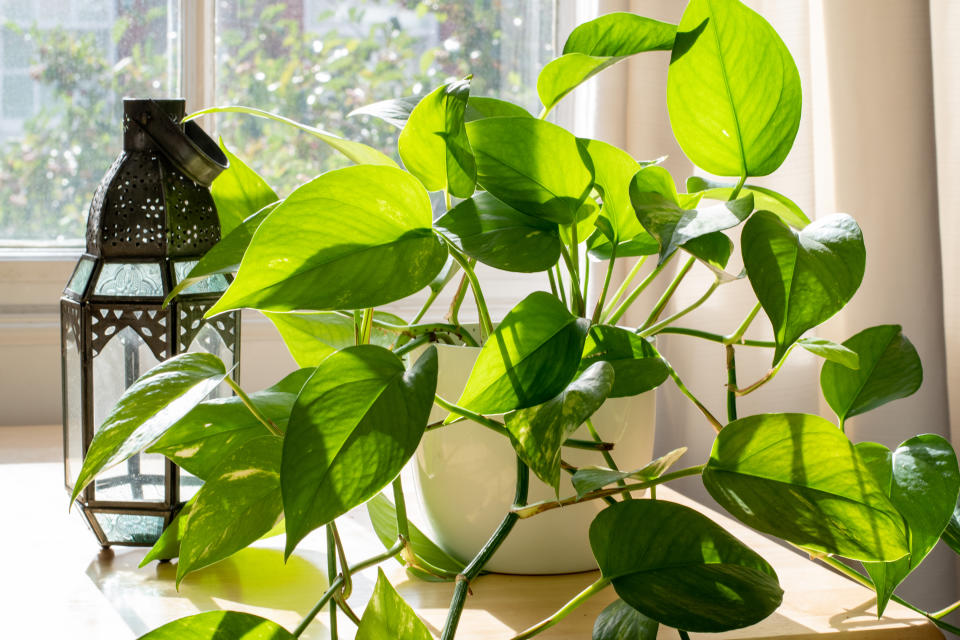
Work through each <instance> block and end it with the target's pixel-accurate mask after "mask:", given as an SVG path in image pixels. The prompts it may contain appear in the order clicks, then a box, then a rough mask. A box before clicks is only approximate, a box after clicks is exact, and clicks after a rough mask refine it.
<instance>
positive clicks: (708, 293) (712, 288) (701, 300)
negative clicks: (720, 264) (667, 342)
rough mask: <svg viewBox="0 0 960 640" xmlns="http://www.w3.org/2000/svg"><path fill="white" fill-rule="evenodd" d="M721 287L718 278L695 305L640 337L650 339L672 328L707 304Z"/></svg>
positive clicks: (661, 322) (678, 312)
mask: <svg viewBox="0 0 960 640" xmlns="http://www.w3.org/2000/svg"><path fill="white" fill-rule="evenodd" d="M719 286H720V279H719V278H717V279H716V280H714V281H713V284H711V285H710V288H709V289H707V291H706V293H704V294H703V295H702V296H700V297H699V298H698V299H697V300H696V301H695V302H694V303H692V304H691V305H690V306H688V307H685V308H683V309H681V310H680V311H677V312H676V313H675V314H673V315H672V316H670V317H669V318H667V319H666V320H662V321H660V322H658V323H657V324H655V325H653V326H652V327H650V328H649V329H645V330H643V331H641V332H640V337H642V338H648V337H650V336H652V335H655V334H657V333H660V332H661V331H663V330H664V329H666V328H667V327H668V326H670V325H671V324H673V323H674V322H676V321H677V320H679V319H680V318H682V317H683V316H685V315H687V314H688V313H690V312H691V311H693V310H694V309H696V308H697V307H699V306H700V305H702V304H703V303H704V302H706V301H707V298H709V297H710V296H712V295H713V292H714V291H716V290H717V287H719Z"/></svg>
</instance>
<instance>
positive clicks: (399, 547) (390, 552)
mask: <svg viewBox="0 0 960 640" xmlns="http://www.w3.org/2000/svg"><path fill="white" fill-rule="evenodd" d="M403 547H404V545H403V541H400V540H398V541H397V543H396V544H394V545H393V546H392V547H390V548H389V549H387V550H386V551H384V552H383V553H379V554H377V555H375V556H373V557H371V558H367V559H366V560H363V561H362V562H359V563H357V564H355V565H353V566H352V567H350V568H348V569H347V570H346V573H350V574H354V573H358V572H360V571H363V570H364V569H368V568H370V567H373V566H376V565H378V564H380V563H381V562H384V561H386V560H389V559H390V558H393V557H395V556H397V555H399V554H400V552H401V551H403ZM342 585H343V576H342V575H340V576H337V578H336V579H335V580H334V581H333V582H331V583H330V586H329V587H328V588H327V590H326V592H324V594H323V595H322V596H320V599H319V600H317V603H316V604H315V605H313V608H312V609H310V611H309V612H308V613H307V615H306V616H304V618H303V620H301V621H300V624H298V625H297V628H296V629H294V630H293V632H292V633H291V635H292V636H293V637H294V638H299V637H300V636H301V635H303V632H304V631H306V629H307V627H308V626H310V623H311V622H313V619H314V618H316V617H317V615H318V614H319V613H320V612H321V611H323V608H324V607H325V606H326V604H327V603H328V602H329V601H330V599H331V598H333V595H334V594H335V593H336V592H337V591H338V590H339V589H340V587H341V586H342Z"/></svg>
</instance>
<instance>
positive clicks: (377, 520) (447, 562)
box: [367, 493, 466, 580]
mask: <svg viewBox="0 0 960 640" xmlns="http://www.w3.org/2000/svg"><path fill="white" fill-rule="evenodd" d="M367 513H368V514H369V515H370V523H371V524H372V525H373V531H374V532H375V533H376V534H377V538H379V539H380V542H382V543H383V546H384V547H386V548H388V549H389V548H390V547H392V546H393V545H394V543H396V541H397V510H396V507H394V506H393V503H392V502H390V501H389V500H388V499H387V498H386V497H385V496H384V495H383V494H382V493H379V494H377V495H375V496H374V497H373V498H372V499H370V500H369V501H368V502H367ZM407 526H408V528H409V530H410V540H409V542H410V547H411V550H412V551H413V555H414V556H415V557H416V559H417V562H418V563H419V564H420V565H421V566H424V567H426V568H428V569H431V570H435V571H434V573H436V574H439V575H438V576H434V577H435V578H436V577H447V576H450V577H449V578H448V579H450V580H452V579H454V578H456V575H457V574H458V573H460V572H462V571H463V569H464V567H466V565H465V564H464V563H463V562H461V561H460V560H457V559H456V558H454V557H453V556H451V555H450V554H449V553H447V552H446V551H444V550H443V549H441V548H440V547H439V546H438V545H437V543H435V542H434V541H433V540H431V539H430V538H428V537H427V536H426V535H425V534H424V533H423V532H422V531H421V530H420V529H418V528H417V527H416V526H414V524H413V523H412V522H408V523H407ZM397 560H398V561H400V562H401V563H402V562H403V559H402V558H401V557H400V556H397Z"/></svg>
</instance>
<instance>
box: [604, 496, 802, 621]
mask: <svg viewBox="0 0 960 640" xmlns="http://www.w3.org/2000/svg"><path fill="white" fill-rule="evenodd" d="M651 523H656V526H651ZM590 547H591V548H592V549H593V555H594V556H595V557H596V559H597V564H598V565H599V566H600V572H601V573H602V574H603V577H605V578H608V579H610V580H611V581H612V582H613V588H614V589H615V590H616V591H617V595H619V596H620V598H621V599H622V600H624V601H625V602H626V603H627V604H629V605H630V606H632V607H633V608H635V609H636V610H638V611H639V612H640V613H642V614H643V615H645V616H647V617H648V618H651V619H653V620H656V621H657V622H660V623H661V624H665V625H669V626H671V627H676V628H678V629H684V630H687V631H697V632H701V631H702V632H716V631H726V630H728V629H739V628H741V627H746V626H748V625H751V624H754V623H756V622H759V621H760V620H763V619H764V618H766V617H767V616H768V615H770V614H771V613H773V611H774V610H775V609H776V608H777V607H778V606H780V602H781V600H782V598H783V590H782V589H781V588H780V584H779V582H778V581H777V574H776V573H775V572H774V570H773V568H772V567H771V566H770V565H769V564H767V562H766V561H765V560H764V559H763V558H761V557H760V556H759V555H757V554H756V553H755V552H754V551H752V550H751V549H749V548H748V547H746V546H745V545H744V544H743V543H741V542H740V541H739V540H737V539H736V538H734V537H733V536H732V535H730V534H729V533H727V532H726V531H724V530H723V529H722V528H720V527H719V526H717V525H716V524H714V523H713V522H712V521H711V520H710V519H709V518H707V517H706V516H703V515H701V514H699V513H697V512H696V511H694V510H693V509H690V508H688V507H684V506H682V505H679V504H675V503H672V502H666V501H664V500H626V501H623V502H618V503H617V504H615V505H612V506H610V507H607V508H606V509H604V510H603V511H601V512H600V513H599V514H598V515H597V517H596V518H595V519H594V520H593V523H592V524H591V525H590Z"/></svg>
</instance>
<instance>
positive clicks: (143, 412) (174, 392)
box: [71, 353, 227, 502]
mask: <svg viewBox="0 0 960 640" xmlns="http://www.w3.org/2000/svg"><path fill="white" fill-rule="evenodd" d="M225 377H227V371H226V369H225V368H224V366H223V362H221V361H220V359H219V358H217V357H216V356H214V355H212V354H209V353H184V354H181V355H178V356H174V357H172V358H170V359H168V360H164V361H163V362H161V363H160V364H158V365H157V366H155V367H154V368H152V369H150V370H149V371H147V372H146V373H145V374H143V375H142V376H140V379H139V380H137V381H136V382H135V383H134V384H133V385H132V386H131V387H130V388H128V389H127V390H126V391H125V392H124V393H123V395H122V396H121V397H120V399H119V400H118V401H117V404H116V405H115V406H114V407H113V410H112V411H111V412H110V415H108V416H107V419H106V420H104V421H103V424H101V425H100V426H99V427H98V429H97V432H96V434H94V436H93V441H92V442H91V443H90V448H89V449H88V450H87V455H86V456H85V457H84V459H83V466H82V467H81V468H80V474H79V475H78V476H77V484H76V486H75V487H74V488H73V495H72V496H71V502H72V501H73V500H76V498H77V496H78V495H80V492H81V491H83V489H84V487H86V486H87V485H88V484H89V483H90V481H91V480H93V478H94V476H96V475H97V474H98V473H100V472H101V471H103V470H104V469H107V468H109V467H112V466H113V465H115V464H119V463H121V462H123V461H124V460H126V459H127V458H129V457H130V456H132V455H134V454H136V453H140V452H141V451H143V450H144V449H146V448H147V447H148V446H150V445H151V444H153V442H154V441H155V440H157V438H159V437H160V436H162V435H163V434H164V432H165V431H166V430H167V429H169V428H170V427H171V426H173V425H174V424H176V422H177V421H179V420H180V418H182V417H183V416H185V415H186V414H187V412H188V411H190V410H191V409H193V407H195V406H196V405H197V404H199V403H200V401H201V400H203V399H204V398H205V397H207V395H208V394H209V393H210V392H211V391H213V390H214V389H216V388H217V386H218V385H219V384H220V383H221V382H223V379H224V378H225Z"/></svg>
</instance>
